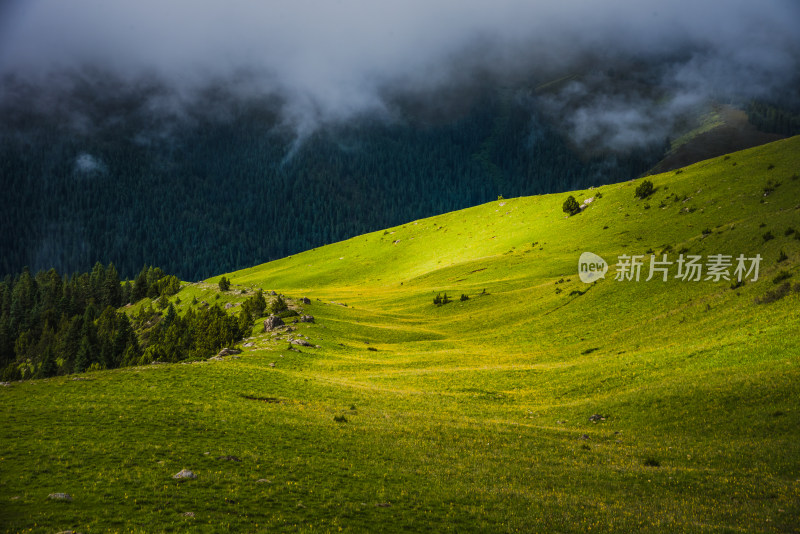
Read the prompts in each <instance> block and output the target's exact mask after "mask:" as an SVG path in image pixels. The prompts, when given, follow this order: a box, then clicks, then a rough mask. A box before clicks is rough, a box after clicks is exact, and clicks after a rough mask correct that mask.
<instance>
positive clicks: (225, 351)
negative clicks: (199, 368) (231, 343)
mask: <svg viewBox="0 0 800 534" xmlns="http://www.w3.org/2000/svg"><path fill="white" fill-rule="evenodd" d="M241 353H242V351H241V350H239V349H229V348H224V349H222V350H221V351H219V352H218V353H217V356H218V357H222V356H230V355H231V354H241Z"/></svg>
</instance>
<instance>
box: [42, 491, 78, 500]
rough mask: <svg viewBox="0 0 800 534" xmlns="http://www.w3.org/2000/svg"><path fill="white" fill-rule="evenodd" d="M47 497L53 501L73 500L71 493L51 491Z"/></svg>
mask: <svg viewBox="0 0 800 534" xmlns="http://www.w3.org/2000/svg"><path fill="white" fill-rule="evenodd" d="M47 498H48V499H50V500H53V501H71V500H72V495H70V494H69V493H51V494H50V495H48V496H47Z"/></svg>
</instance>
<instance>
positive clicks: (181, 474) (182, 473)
mask: <svg viewBox="0 0 800 534" xmlns="http://www.w3.org/2000/svg"><path fill="white" fill-rule="evenodd" d="M172 478H178V479H180V478H197V475H195V474H194V473H192V472H191V471H189V470H188V469H181V470H180V471H179V472H177V473H175V474H174V475H172Z"/></svg>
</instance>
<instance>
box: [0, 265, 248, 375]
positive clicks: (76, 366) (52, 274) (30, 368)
mask: <svg viewBox="0 0 800 534" xmlns="http://www.w3.org/2000/svg"><path fill="white" fill-rule="evenodd" d="M179 290H180V281H179V280H178V278H177V277H175V276H174V275H167V274H165V273H164V272H163V271H162V270H161V269H160V268H157V267H156V268H154V267H148V266H146V267H143V268H142V269H141V270H140V271H139V274H138V275H137V276H136V278H135V280H133V281H132V282H131V281H126V282H125V283H120V279H119V275H118V273H117V269H116V267H114V264H113V263H112V264H109V265H108V266H107V267H105V266H103V265H102V264H100V263H97V264H95V266H94V268H93V269H92V271H91V272H88V273H80V274H73V275H71V276H62V275H59V273H58V272H57V271H56V270H55V269H50V270H48V271H39V272H38V273H36V274H35V275H33V274H31V272H30V271H29V270H28V269H27V268H26V269H24V270H23V271H22V272H21V273H17V274H16V275H13V276H12V275H7V276H6V277H5V278H4V279H3V280H2V281H0V378H2V380H4V381H7V380H19V379H24V378H45V377H49V376H57V375H65V374H71V373H79V372H83V371H87V370H94V369H114V368H117V367H122V366H127V365H140V364H148V363H152V362H153V361H165V362H176V361H179V360H183V359H187V358H194V359H204V358H208V357H209V356H213V354H214V353H215V351H217V350H219V349H220V348H222V347H223V346H225V345H230V344H233V343H234V342H235V341H237V340H239V339H241V338H242V337H243V336H244V335H248V334H249V333H250V329H251V327H252V324H253V320H254V318H255V317H257V316H258V315H259V314H260V312H263V307H260V306H253V305H250V306H246V307H245V308H244V310H245V311H243V312H242V313H240V314H239V317H238V318H237V317H234V316H231V315H228V314H227V313H225V312H224V311H223V310H221V309H220V308H219V307H218V306H210V307H202V306H201V307H198V308H197V309H196V310H195V309H189V310H188V311H187V312H186V313H185V314H184V315H183V316H181V317H179V316H178V315H177V313H176V312H175V309H174V307H173V306H172V305H171V304H170V305H169V306H167V305H166V299H165V298H161V297H167V296H170V295H174V294H175V293H177V292H178V291H179ZM143 298H150V299H152V300H153V301H154V302H155V303H156V307H157V308H160V309H157V310H154V309H153V307H152V306H151V305H150V303H149V302H148V303H147V304H146V305H143V306H140V308H139V310H138V312H137V313H135V314H133V315H132V316H131V317H129V316H128V315H127V314H126V313H124V312H123V311H122V310H121V309H119V308H120V307H121V306H123V305H125V304H127V303H130V302H137V301H139V300H141V299H143ZM262 299H263V297H262ZM253 300H254V301H255V297H254V298H253Z"/></svg>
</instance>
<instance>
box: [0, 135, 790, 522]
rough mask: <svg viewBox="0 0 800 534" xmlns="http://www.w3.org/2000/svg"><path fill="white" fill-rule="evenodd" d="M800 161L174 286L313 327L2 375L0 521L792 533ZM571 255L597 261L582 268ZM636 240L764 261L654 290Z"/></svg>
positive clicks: (724, 167) (668, 180) (519, 209)
mask: <svg viewBox="0 0 800 534" xmlns="http://www.w3.org/2000/svg"><path fill="white" fill-rule="evenodd" d="M799 173H800V137H795V138H791V139H787V140H783V141H778V142H775V143H772V144H769V145H764V146H761V147H758V148H754V149H750V150H746V151H743V152H738V153H734V154H731V155H729V156H725V157H720V158H716V159H713V160H708V161H703V162H700V163H697V164H695V165H692V166H690V167H687V168H685V169H682V170H679V171H673V172H669V173H667V174H661V175H657V176H653V177H650V178H649V179H650V180H652V182H653V184H654V185H655V188H656V189H655V192H654V193H653V194H652V195H651V196H650V197H648V198H647V199H644V200H640V199H637V198H635V196H634V191H635V189H636V187H637V186H638V184H639V183H640V180H637V181H630V182H624V183H620V184H613V185H606V186H602V187H599V188H596V189H592V190H585V191H576V192H574V193H573V194H574V196H575V197H576V198H577V199H578V201H579V202H582V201H583V200H585V199H587V198H590V197H593V198H594V200H593V201H592V202H591V203H590V204H588V205H587V207H586V209H584V210H583V211H582V212H581V213H580V214H578V215H575V216H572V217H566V216H565V214H564V213H563V212H562V209H561V206H562V203H563V202H564V200H565V198H566V197H567V194H558V195H545V196H539V197H529V198H515V199H507V200H498V201H496V202H491V203H488V204H485V205H482V206H478V207H475V208H471V209H467V210H463V211H458V212H453V213H448V214H444V215H441V216H437V217H432V218H429V219H423V220H419V221H416V222H411V223H408V224H405V225H402V226H398V227H395V228H389V229H387V230H386V231H381V232H375V233H372V234H368V235H364V236H360V237H356V238H353V239H350V240H348V241H344V242H341V243H337V244H334V245H330V246H326V247H323V248H319V249H315V250H311V251H308V252H304V253H302V254H298V255H295V256H291V257H289V258H285V259H283V260H279V261H275V262H271V263H267V264H264V265H260V266H257V267H253V268H251V269H246V270H243V271H238V272H234V273H230V274H227V275H226V276H227V277H228V278H230V280H231V281H232V282H233V284H234V285H233V290H232V291H230V292H227V293H225V294H223V295H219V294H218V292H217V289H216V282H217V281H218V278H213V279H210V280H207V281H206V282H204V283H198V284H192V285H189V286H188V287H186V288H185V289H183V290H182V291H181V293H180V294H179V295H177V297H178V298H180V301H181V304H180V305H179V306H178V308H179V309H183V310H185V309H186V307H187V306H191V305H192V304H191V302H192V301H193V299H194V298H196V299H197V300H198V301H207V302H211V303H213V302H220V303H226V302H230V303H232V304H234V305H235V304H236V303H237V302H240V301H242V300H243V299H244V298H245V297H246V295H247V294H250V293H251V292H252V290H254V289H256V288H262V289H265V290H274V291H277V292H279V293H282V294H285V295H288V296H289V297H291V298H292V299H293V301H294V303H295V305H296V306H297V307H298V308H302V310H303V311H302V313H306V314H311V315H313V316H314V317H315V322H314V323H299V324H296V325H295V324H293V325H291V326H292V328H294V329H295V330H294V331H293V332H286V331H285V330H284V331H280V332H272V333H270V332H266V333H265V332H262V328H260V325H257V327H256V328H255V329H254V336H253V338H251V339H248V340H246V342H245V343H244V344H243V348H244V353H243V354H241V355H238V356H226V357H225V358H223V359H222V361H206V362H197V363H191V364H189V363H186V364H178V365H150V366H146V367H138V368H127V369H119V370H115V371H102V372H95V373H88V374H85V375H81V376H76V377H63V378H53V379H46V380H41V381H30V382H20V383H13V384H10V385H8V386H6V387H2V388H0V422H2V424H1V425H0V447H1V449H0V503H2V505H0V524H2V526H3V527H4V530H5V531H8V532H22V531H25V532H29V531H32V532H54V531H59V530H66V529H75V530H78V531H81V532H106V531H124V532H128V531H135V532H154V531H184V530H187V531H188V530H196V531H203V532H261V531H273V530H277V531H323V532H326V531H339V530H344V531H372V532H375V531H407V532H428V531H433V532H435V531H459V532H462V531H481V532H586V531H589V530H591V531H617V532H636V531H640V532H791V531H795V530H796V529H797V525H798V524H799V523H798V519H799V518H800V408H798V406H800V312H799V311H798V310H800V307H799V306H798V304H800V176H798V174H799ZM253 238H254V239H255V238H256V237H255V236H253ZM586 251H589V252H593V253H596V254H598V255H600V256H601V257H603V258H604V259H605V260H606V261H607V262H608V263H609V271H608V273H607V274H606V277H605V278H604V279H601V280H599V281H597V282H596V283H594V284H584V283H582V282H581V281H580V280H579V278H578V258H579V256H580V255H581V253H582V252H586ZM651 254H655V255H658V256H659V257H660V256H661V254H667V257H668V259H669V260H670V261H676V260H677V259H678V257H679V254H683V255H684V256H688V255H700V256H701V257H702V259H703V262H705V261H706V259H707V258H708V256H710V255H715V254H724V255H731V256H732V257H733V258H734V264H735V258H736V257H737V256H739V255H740V254H743V255H745V257H747V258H750V257H754V256H755V255H756V254H759V255H760V256H761V257H762V261H761V264H760V272H759V277H758V280H757V281H752V279H751V278H752V275H751V276H748V277H746V278H747V280H746V282H745V283H744V284H743V285H739V286H737V285H736V284H734V280H721V281H718V282H715V281H713V280H705V274H704V275H703V279H701V280H700V281H683V280H679V279H675V278H674V275H675V274H677V265H672V266H671V267H672V271H671V274H670V279H669V280H668V281H666V282H665V281H662V280H661V278H660V277H656V278H655V279H653V280H650V281H645V278H647V275H648V274H649V273H648V270H647V269H648V266H649V258H650V255H651ZM621 255H644V256H646V257H645V258H644V268H643V271H642V276H641V279H640V281H638V282H636V281H632V280H625V281H618V280H615V279H614V278H615V274H616V266H615V264H616V263H617V259H618V257H619V256H621ZM734 266H735V265H734ZM730 273H731V275H732V274H733V267H732V268H731V269H730ZM734 278H735V277H734ZM776 280H777V282H776ZM786 284H788V286H787V285H786ZM242 291H244V293H242ZM445 292H446V293H447V294H448V295H449V296H450V297H452V298H453V300H454V301H453V302H451V303H448V304H445V305H442V306H434V304H433V298H434V297H435V296H436V295H437V294H440V293H441V294H443V293H445ZM462 294H464V295H466V296H467V297H468V300H464V301H461V300H460V298H459V297H460V296H461V295H462ZM301 297H308V298H309V299H311V303H310V304H302V302H301V301H300V300H299V299H300V298H301ZM173 300H174V299H173ZM231 310H232V311H233V312H235V311H236V307H235V306H234V307H233V308H231ZM299 336H305V337H304V338H300V337H299ZM290 338H292V339H295V340H297V339H305V338H307V340H308V341H309V342H310V344H311V345H312V346H311V347H304V346H295V347H296V348H297V349H299V350H288V348H289V339H290ZM313 345H316V347H315V346H313ZM594 415H598V416H600V417H592V416H594ZM181 469H189V470H192V471H193V472H194V473H196V475H197V478H196V479H192V480H175V479H173V478H172V475H174V474H175V473H177V472H178V471H180V470H181ZM55 492H66V493H69V494H70V495H71V496H72V501H70V502H62V501H54V500H52V499H48V495H49V494H51V493H55Z"/></svg>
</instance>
